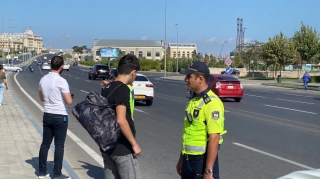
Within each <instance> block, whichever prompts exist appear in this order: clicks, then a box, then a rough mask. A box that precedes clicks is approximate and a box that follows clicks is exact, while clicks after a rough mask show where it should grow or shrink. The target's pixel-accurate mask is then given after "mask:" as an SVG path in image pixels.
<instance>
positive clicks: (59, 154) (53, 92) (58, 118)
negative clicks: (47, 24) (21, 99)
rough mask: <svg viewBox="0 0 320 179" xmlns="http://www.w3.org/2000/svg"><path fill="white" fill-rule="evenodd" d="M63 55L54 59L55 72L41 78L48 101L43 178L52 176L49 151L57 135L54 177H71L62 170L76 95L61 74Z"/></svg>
mask: <svg viewBox="0 0 320 179" xmlns="http://www.w3.org/2000/svg"><path fill="white" fill-rule="evenodd" d="M63 64H64V61H63V58H62V57H60V56H54V57H52V59H51V72H49V74H47V75H45V76H44V77H42V78H41V80H40V83H39V97H40V100H41V101H42V102H44V114H43V140H42V144H41V147H40V151H39V178H46V177H49V173H48V172H47V166H46V165H47V157H48V150H49V148H50V145H51V143H52V140H53V138H54V145H55V151H54V168H53V173H54V179H68V178H69V177H68V176H66V175H63V174H62V173H61V169H62V161H63V153H64V143H65V140H66V135H67V129H68V113H67V108H66V105H67V104H72V97H71V94H70V90H69V85H68V83H67V81H66V80H65V79H64V78H62V77H61V76H60V74H61V72H62V71H63Z"/></svg>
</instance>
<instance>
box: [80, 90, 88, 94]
mask: <svg viewBox="0 0 320 179" xmlns="http://www.w3.org/2000/svg"><path fill="white" fill-rule="evenodd" d="M80 91H81V92H84V93H87V94H89V92H88V91H84V90H80Z"/></svg>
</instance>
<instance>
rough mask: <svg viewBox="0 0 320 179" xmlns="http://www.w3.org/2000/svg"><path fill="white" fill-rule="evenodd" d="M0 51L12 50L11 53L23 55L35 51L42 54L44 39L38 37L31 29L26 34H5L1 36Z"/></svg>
mask: <svg viewBox="0 0 320 179" xmlns="http://www.w3.org/2000/svg"><path fill="white" fill-rule="evenodd" d="M0 49H10V51H11V52H12V50H14V51H19V52H21V53H27V52H28V51H29V52H31V51H35V52H36V53H37V54H40V53H41V51H42V50H43V43H42V37H41V36H38V35H36V34H35V33H34V32H33V30H32V28H31V27H29V29H27V30H26V31H25V32H24V33H3V34H1V36H0ZM11 52H10V53H11Z"/></svg>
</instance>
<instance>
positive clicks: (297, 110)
mask: <svg viewBox="0 0 320 179" xmlns="http://www.w3.org/2000/svg"><path fill="white" fill-rule="evenodd" d="M265 106H268V107H272V108H279V109H286V110H290V111H296V112H303V113H308V114H317V113H314V112H309V111H302V110H299V109H291V108H285V107H280V106H273V105H268V104H265Z"/></svg>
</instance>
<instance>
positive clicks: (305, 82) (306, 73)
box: [302, 71, 310, 90]
mask: <svg viewBox="0 0 320 179" xmlns="http://www.w3.org/2000/svg"><path fill="white" fill-rule="evenodd" d="M302 80H303V85H304V89H305V90H307V89H308V83H309V81H310V75H309V73H308V71H306V72H305V73H304V74H303V77H302Z"/></svg>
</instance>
